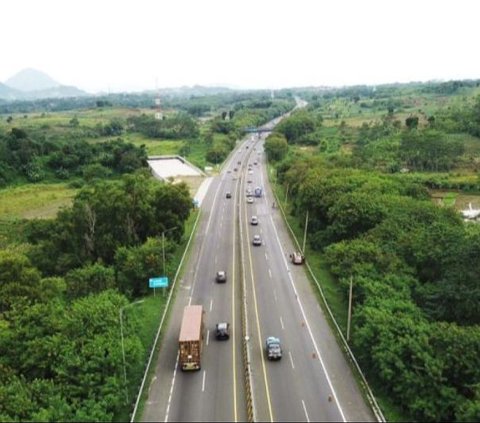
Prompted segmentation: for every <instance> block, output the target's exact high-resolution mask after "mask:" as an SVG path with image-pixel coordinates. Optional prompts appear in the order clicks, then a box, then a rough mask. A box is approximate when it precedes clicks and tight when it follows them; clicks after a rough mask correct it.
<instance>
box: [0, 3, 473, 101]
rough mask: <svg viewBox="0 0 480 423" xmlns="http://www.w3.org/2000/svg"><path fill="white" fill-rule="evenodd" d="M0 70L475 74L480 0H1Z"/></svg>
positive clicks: (6, 73) (245, 83) (170, 79)
mask: <svg viewBox="0 0 480 423" xmlns="http://www.w3.org/2000/svg"><path fill="white" fill-rule="evenodd" d="M0 11H1V12H0V13H1V14H0V82H5V81H6V80H7V79H8V78H9V77H11V76H12V75H14V74H15V73H16V72H18V71H20V70H22V69H24V68H35V69H38V70H41V71H43V72H45V73H47V74H48V75H50V76H51V77H52V78H53V79H55V80H56V81H58V82H59V83H61V84H63V85H74V86H77V87H78V88H81V89H83V90H85V91H87V92H90V93H95V92H100V91H104V92H118V91H141V90H144V89H156V88H164V87H179V86H185V85H188V86H191V85H207V86H219V85H221V86H229V87H235V88H253V89H257V88H265V89H278V88H285V87H305V86H346V85H356V84H368V85H377V84H382V83H393V82H410V81H428V80H451V79H477V78H480V55H479V41H480V29H479V26H478V19H479V16H480V1H478V0H454V1H453V0H437V1H430V0H429V1H427V0H415V1H413V0H276V1H273V0H272V1H271V0H114V1H112V0H41V1H39V0H2V2H1V7H0Z"/></svg>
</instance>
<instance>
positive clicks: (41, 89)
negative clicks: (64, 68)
mask: <svg viewBox="0 0 480 423" xmlns="http://www.w3.org/2000/svg"><path fill="white" fill-rule="evenodd" d="M86 95H89V94H88V93H86V92H85V91H82V90H80V89H78V88H77V87H73V86H68V85H61V84H59V83H58V82H57V81H55V80H53V79H52V78H51V77H50V76H48V75H47V74H46V73H44V72H41V71H38V70H36V69H30V68H29V69H23V70H21V71H20V72H18V73H16V74H15V75H13V76H12V77H11V78H9V79H8V80H7V81H6V82H5V84H2V83H0V99H5V100H37V99H41V98H62V97H81V96H86Z"/></svg>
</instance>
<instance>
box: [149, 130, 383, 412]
mask: <svg viewBox="0 0 480 423" xmlns="http://www.w3.org/2000/svg"><path fill="white" fill-rule="evenodd" d="M275 123H276V122H275ZM257 186H260V187H262V188H263V192H262V196H261V197H258V198H257V197H254V198H253V202H249V201H247V195H246V194H247V190H248V189H250V190H251V191H252V192H253V191H254V188H255V187H257ZM227 193H230V194H231V198H227V195H226V194H227ZM272 202H273V196H272V193H271V191H270V187H269V186H268V184H267V174H266V167H265V157H264V152H263V138H261V137H257V136H254V137H252V138H248V139H247V140H245V141H244V142H243V143H242V145H241V146H240V147H239V148H238V150H237V151H235V152H234V153H233V154H232V155H231V157H230V159H229V160H228V161H227V163H226V165H225V166H224V168H223V171H222V173H221V174H220V175H219V176H218V177H216V178H214V179H213V180H212V182H211V183H210V186H209V189H208V192H207V195H206V196H205V199H204V201H203V204H202V207H201V208H202V219H201V221H200V224H199V225H200V226H199V228H198V233H197V236H196V239H195V242H194V244H193V247H192V252H191V255H190V260H189V262H188V264H187V267H186V271H185V273H184V277H183V279H182V280H181V281H180V285H179V287H178V291H177V293H176V301H175V304H174V305H173V308H172V311H171V317H170V321H169V324H168V326H167V327H166V328H164V335H163V341H162V344H161V348H160V351H159V356H158V362H157V364H156V368H155V375H154V377H153V379H152V382H151V384H150V386H149V389H148V399H147V403H146V405H145V408H144V412H143V416H142V421H246V420H247V418H248V415H247V410H246V395H245V383H244V382H245V380H246V378H245V365H244V361H243V358H244V357H243V356H242V343H243V342H244V341H245V340H247V349H248V357H249V360H250V361H249V363H248V364H249V370H250V378H249V380H250V381H251V390H252V399H253V417H254V420H255V421H375V419H374V417H373V413H372V412H371V410H370V408H369V407H368V406H367V404H366V403H365V401H364V399H363V397H362V395H361V392H360V390H359V388H358V386H357V383H356V381H355V379H354V377H353V374H352V372H351V370H350V367H349V366H348V363H347V361H346V359H345V358H344V355H343V353H342V351H341V349H340V347H339V346H338V345H337V342H336V339H335V336H334V334H333V333H332V331H331V329H330V327H329V325H328V323H327V321H326V318H325V316H324V314H323V312H322V310H321V308H320V307H319V305H318V301H317V299H316V295H315V293H314V291H313V288H312V287H311V285H310V282H309V280H308V279H307V276H306V273H305V270H304V269H303V266H295V267H294V265H293V264H291V262H290V261H289V255H290V253H291V252H292V251H293V250H294V247H293V244H292V242H291V240H290V238H289V235H288V233H287V230H286V228H285V226H284V223H283V220H282V218H281V215H280V213H279V211H278V210H277V209H274V208H272ZM253 215H255V216H257V217H258V225H252V224H251V217H252V216H253ZM255 235H259V236H260V239H261V244H260V245H254V244H253V238H254V236H255ZM218 270H224V271H226V273H227V282H226V283H218V282H216V281H215V275H216V272H217V271H218ZM242 284H243V286H244V287H245V292H244V294H245V295H244V297H242V293H241V286H242ZM243 299H245V300H246V310H247V311H246V314H247V315H246V319H247V325H246V327H247V328H248V333H242V327H241V309H242V307H243V302H242V301H243ZM189 304H200V305H202V306H203V308H204V310H205V311H206V312H205V339H204V345H203V347H204V348H203V353H202V368H201V370H199V371H196V372H182V371H181V370H180V369H179V366H178V335H179V331H180V323H181V320H182V313H183V308H184V306H185V305H189ZM219 322H228V323H229V324H230V339H229V340H227V341H225V340H224V341H218V340H216V339H215V336H214V329H215V324H216V323H219ZM269 336H274V337H277V338H279V339H280V341H281V345H282V353H283V354H282V358H281V360H278V361H269V360H268V359H267V356H266V347H265V340H266V338H267V337H269Z"/></svg>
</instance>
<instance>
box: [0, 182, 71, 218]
mask: <svg viewBox="0 0 480 423" xmlns="http://www.w3.org/2000/svg"><path fill="white" fill-rule="evenodd" d="M77 191H78V190H76V189H73V188H69V187H68V186H67V184H64V183H63V184H27V185H22V186H16V187H10V188H4V189H2V190H0V220H10V219H19V218H25V219H32V218H52V217H55V216H56V214H57V212H58V210H59V209H60V208H62V207H68V206H70V205H71V204H72V199H73V197H74V196H75V194H76V193H77Z"/></svg>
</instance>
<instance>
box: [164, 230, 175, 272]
mask: <svg viewBox="0 0 480 423" xmlns="http://www.w3.org/2000/svg"><path fill="white" fill-rule="evenodd" d="M174 229H177V227H176V226H174V227H173V228H170V229H167V230H165V231H163V232H162V256H163V276H165V272H166V270H165V234H166V233H167V232H170V231H173V230H174Z"/></svg>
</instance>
